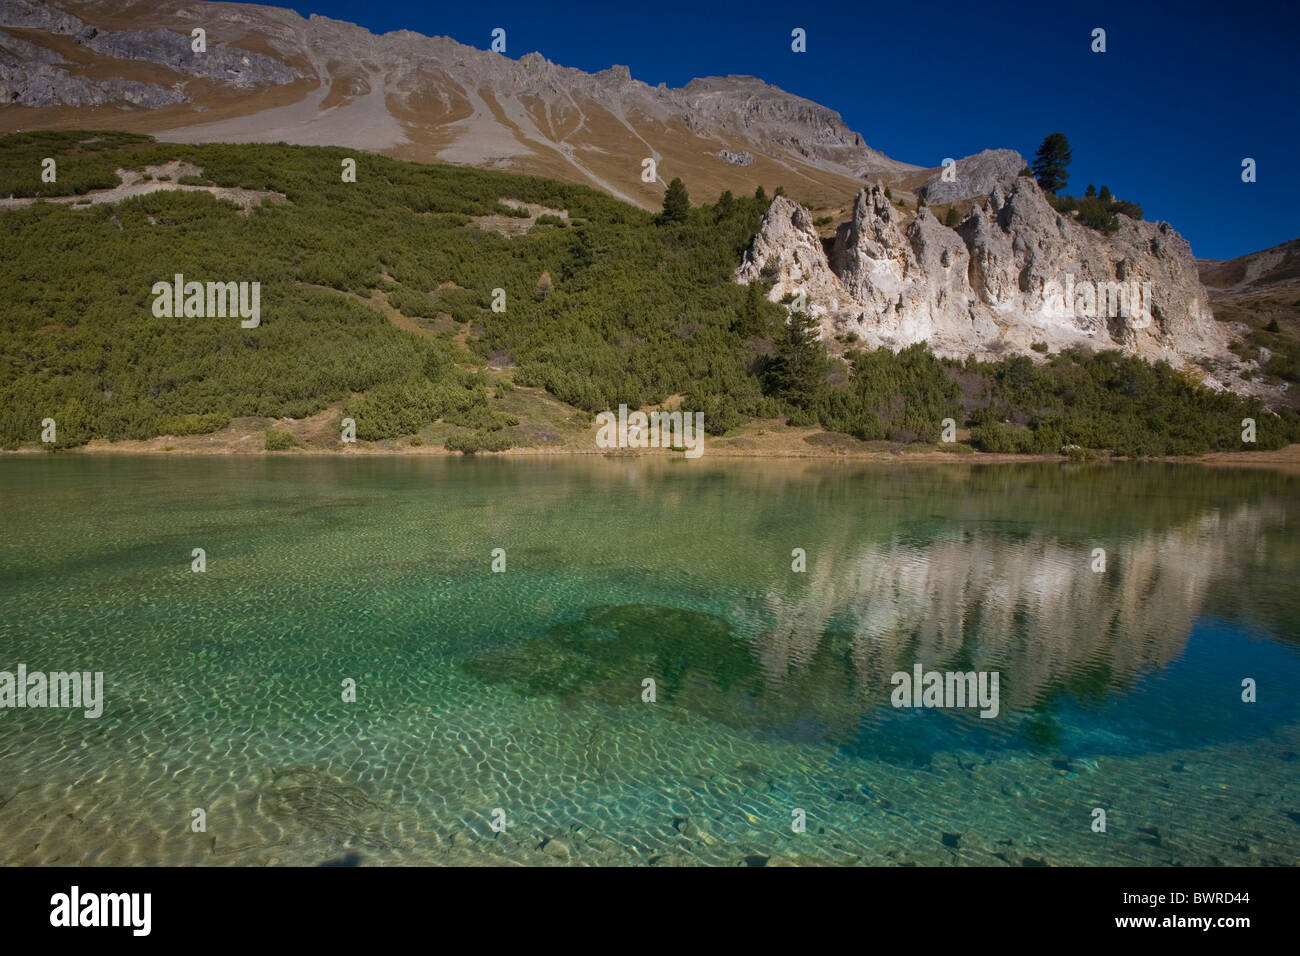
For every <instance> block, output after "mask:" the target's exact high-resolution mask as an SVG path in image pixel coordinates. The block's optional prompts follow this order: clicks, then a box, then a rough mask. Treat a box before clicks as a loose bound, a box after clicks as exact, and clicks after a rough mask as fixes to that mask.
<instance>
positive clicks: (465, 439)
mask: <svg viewBox="0 0 1300 956" xmlns="http://www.w3.org/2000/svg"><path fill="white" fill-rule="evenodd" d="M443 444H444V446H445V447H446V449H447V450H448V451H458V452H460V453H461V454H465V455H474V454H477V453H478V452H481V451H505V450H506V449H507V448H510V447H512V446H513V445H514V441H513V440H512V439H511V438H510V436H509V435H503V434H501V433H500V432H473V433H471V434H468V435H466V434H461V435H452V436H451V437H449V438H448V439H447V440H446V441H445V442H444V443H443Z"/></svg>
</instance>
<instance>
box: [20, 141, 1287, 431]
mask: <svg viewBox="0 0 1300 956" xmlns="http://www.w3.org/2000/svg"><path fill="white" fill-rule="evenodd" d="M44 157H54V158H56V160H57V164H58V181H57V183H55V184H51V183H43V182H41V177H40V170H41V160H42V159H43V158H44ZM344 158H355V159H357V182H355V183H348V182H343V181H342V178H341V176H340V168H341V161H342V160H343V159H344ZM173 159H179V160H183V161H187V162H191V163H194V164H195V165H198V166H200V167H202V169H203V176H202V179H201V180H197V181H198V182H203V183H212V184H216V185H218V186H227V187H243V188H247V189H254V190H267V191H273V192H277V193H281V194H283V195H284V197H286V201H284V202H266V203H263V204H261V205H257V206H254V207H253V208H252V209H251V211H250V212H249V214H247V215H244V214H242V213H241V210H240V209H239V207H238V206H237V205H235V204H234V203H232V202H228V201H224V200H219V199H216V198H214V197H213V196H211V195H210V194H208V193H206V192H157V193H152V194H150V195H146V196H139V197H135V198H131V199H127V200H124V201H122V202H120V203H116V204H97V205H83V206H80V207H77V206H74V205H73V204H68V203H45V202H37V203H36V204H35V205H33V206H31V207H28V208H25V209H17V210H9V211H3V212H0V252H2V253H3V255H2V256H0V297H2V299H0V301H3V321H2V322H0V445H3V446H4V447H6V448H14V447H17V446H19V445H23V444H33V443H36V442H38V441H39V438H40V431H41V421H42V419H44V418H47V417H48V418H54V419H55V420H56V421H57V422H58V442H57V445H58V446H59V447H68V446H73V445H77V444H81V443H84V442H85V441H87V440H89V439H90V438H94V437H102V438H108V439H127V438H149V437H152V436H155V435H159V434H168V435H176V434H186V433H202V432H207V431H213V430H215V429H217V428H220V427H222V426H223V425H224V424H225V423H226V422H228V421H229V420H230V419H231V418H234V417H240V416H263V417H272V418H279V417H285V416H289V417H295V418H301V417H304V416H307V415H311V414H314V413H316V412H319V411H321V410H322V409H324V408H326V407H328V406H330V405H333V404H336V403H341V407H342V413H343V414H347V415H351V416H352V417H354V418H355V419H356V423H357V436H358V438H360V439H362V440H381V439H388V438H395V437H400V436H407V435H413V434H415V433H417V432H418V431H419V430H420V429H421V428H422V427H424V426H426V425H428V424H430V423H432V422H444V423H447V424H450V425H454V426H457V427H458V428H460V429H462V430H461V431H459V432H457V433H456V434H455V435H453V436H452V437H451V438H449V439H448V440H447V444H448V447H451V448H454V449H459V450H463V451H477V450H488V451H491V450H501V449H504V448H507V447H509V446H510V445H511V444H512V443H514V442H516V441H518V440H520V439H519V438H517V437H514V435H513V433H512V431H511V427H512V426H513V425H515V424H516V421H515V419H513V418H512V417H511V416H510V415H509V414H507V413H506V412H505V411H504V410H502V408H501V407H500V394H501V392H502V390H503V389H504V388H508V384H507V385H499V383H496V382H495V381H494V380H493V378H492V377H491V376H490V375H489V374H488V370H489V366H491V367H501V366H507V367H510V366H512V367H513V368H514V375H513V381H514V384H516V385H521V386H535V387H539V388H543V389H545V390H546V391H548V392H549V393H550V394H551V395H553V396H554V397H555V398H557V399H559V400H561V401H563V402H566V403H569V404H570V405H573V406H576V407H577V408H579V409H583V410H585V411H587V412H598V411H603V410H606V409H610V408H617V406H618V405H619V404H621V403H626V404H627V405H629V406H630V407H634V408H635V407H640V406H644V405H649V404H657V403H660V402H662V401H664V400H665V399H666V398H668V397H669V396H671V395H675V394H682V395H684V396H685V403H686V405H685V407H687V408H689V409H692V410H700V411H703V412H704V413H705V424H706V428H707V429H708V431H709V432H710V433H711V434H714V435H718V434H724V433H726V432H728V431H730V430H733V429H736V428H738V427H740V426H742V425H744V424H745V423H747V422H748V421H751V420H753V419H778V418H785V419H787V420H789V421H791V422H792V423H795V424H805V425H814V424H820V425H821V426H823V427H825V428H826V429H828V430H831V431H835V432H843V433H845V434H848V435H853V436H855V437H858V438H861V439H866V440H886V441H891V442H927V443H929V442H935V441H937V440H938V438H939V434H940V430H941V428H942V424H941V423H942V420H943V419H944V418H953V419H954V420H955V421H956V422H957V423H958V424H959V426H961V427H967V428H970V429H971V439H970V440H971V443H972V444H974V445H975V446H976V447H978V448H982V449H986V450H991V451H1035V452H1045V451H1053V452H1054V451H1056V450H1058V449H1059V448H1061V447H1062V446H1064V445H1079V446H1082V447H1083V448H1087V449H1096V450H1098V451H1101V452H1110V453H1116V454H1124V455H1165V454H1190V453H1198V452H1203V451H1207V450H1211V449H1239V448H1241V447H1243V446H1242V442H1241V420H1242V419H1243V418H1246V417H1253V418H1255V419H1256V421H1257V422H1258V442H1257V444H1256V445H1254V446H1249V447H1256V448H1277V447H1281V446H1283V445H1285V444H1287V443H1288V442H1292V441H1296V440H1298V439H1300V421H1298V420H1297V418H1296V416H1294V415H1292V414H1290V413H1288V414H1287V416H1286V417H1285V418H1282V417H1278V416H1275V415H1272V414H1271V413H1269V412H1267V411H1266V410H1265V409H1264V408H1263V406H1262V405H1261V404H1260V403H1259V402H1258V401H1257V400H1246V399H1242V398H1238V397H1236V396H1232V395H1225V394H1216V393H1213V392H1210V391H1208V390H1206V389H1203V388H1201V387H1199V386H1198V385H1197V384H1196V383H1195V382H1194V381H1192V380H1190V379H1189V378H1187V377H1186V376H1184V375H1183V374H1181V373H1179V372H1177V371H1175V370H1173V369H1171V368H1170V367H1168V366H1167V365H1163V364H1162V365H1155V366H1153V365H1149V364H1147V363H1145V362H1143V361H1140V360H1138V359H1133V358H1129V357H1124V356H1121V355H1119V354H1117V353H1101V354H1097V355H1093V354H1084V353H1081V352H1075V351H1071V352H1066V353H1062V354H1060V355H1055V356H1052V357H1051V358H1050V359H1049V360H1048V361H1047V362H1046V363H1045V364H1041V365H1035V364H1034V363H1033V362H1032V361H1030V360H1029V359H1028V358H1023V357H1022V358H1014V359H1008V360H1006V361H1003V362H1000V363H996V364H988V363H978V362H966V363H964V364H963V363H957V362H950V361H941V360H939V359H937V358H935V357H934V356H933V355H932V354H930V353H929V352H928V351H927V350H926V349H925V348H924V347H920V346H916V347H912V348H910V349H906V350H904V351H903V352H901V353H899V354H897V355H895V354H894V353H892V352H889V351H888V350H879V351H875V352H850V353H849V354H848V355H847V356H846V358H845V359H838V358H837V359H833V360H832V359H830V358H828V356H827V354H826V351H825V349H824V348H823V347H822V345H821V343H820V342H818V341H817V340H816V339H815V337H814V335H815V328H814V327H813V326H812V325H811V323H809V322H807V321H806V319H805V317H802V316H796V317H795V318H794V320H793V321H791V322H789V323H787V322H786V312H785V310H784V309H783V308H782V307H780V306H778V305H776V304H773V303H770V302H768V301H767V299H766V296H765V294H763V293H764V291H765V290H762V289H759V288H757V287H752V288H747V287H744V286H739V285H736V284H735V283H733V282H732V281H731V275H732V273H733V272H734V270H735V268H736V265H737V264H738V263H739V261H740V258H741V256H742V254H743V251H744V249H745V248H746V246H747V245H748V243H749V241H750V240H751V238H752V237H753V235H754V233H755V232H756V231H757V230H758V228H759V224H760V221H761V218H762V215H763V213H764V211H765V210H766V207H767V205H768V199H767V198H766V197H765V196H763V195H761V194H760V195H759V196H756V197H732V196H731V195H730V194H726V195H724V196H723V197H722V199H720V200H719V202H718V203H716V204H714V205H697V206H690V205H689V200H688V198H687V196H686V193H685V189H684V188H683V189H682V190H680V192H679V193H675V194H674V202H673V208H672V209H671V210H669V211H668V213H671V214H664V215H656V214H654V213H650V212H646V211H643V210H640V209H636V208H634V207H631V206H628V205H625V204H623V203H621V202H619V201H617V200H614V199H612V198H610V197H608V196H605V195H603V194H601V193H598V192H596V191H594V190H591V189H588V188H585V187H581V186H574V185H568V184H564V183H559V182H554V181H550V180H544V179H538V178H533V177H526V176H517V175H510V174H506V173H499V172H489V171H483V170H474V169H466V168H461V167H451V166H436V165H433V166H431V165H422V164H416V163H408V162H399V161H396V160H391V159H387V158H384V157H380V156H374V155H370V154H359V153H357V152H355V151H348V150H341V149H332V148H317V147H291V146H283V145H202V146H186V145H175V144H157V143H154V142H153V141H152V140H151V139H149V138H148V137H142V136H135V135H132V134H124V133H84V132H43V133H26V134H14V135H10V136H5V137H0V195H14V196H54V195H72V194H80V193H84V192H86V191H88V190H92V189H100V188H105V187H111V186H114V185H116V184H117V181H118V180H117V176H116V174H115V173H114V170H116V169H118V168H128V169H143V168H144V167H145V166H147V165H153V164H159V163H163V162H166V161H169V160H173ZM519 203H533V204H540V205H543V206H547V207H550V208H553V209H557V210H567V218H566V217H560V216H556V215H545V216H542V217H539V218H538V219H537V220H536V221H535V223H534V224H533V225H532V226H531V227H530V228H528V230H527V232H526V234H523V235H516V236H512V237H509V238H508V237H506V236H505V235H502V234H500V233H498V232H495V231H493V230H491V229H489V228H486V227H484V228H477V227H476V226H475V224H474V223H473V222H472V220H473V218H474V217H478V216H499V217H504V218H506V219H515V220H518V219H521V218H522V216H521V214H523V215H524V216H526V215H527V212H526V210H523V209H520V208H518V204H519ZM175 273H183V274H184V276H185V278H186V280H198V281H209V280H210V281H220V282H226V281H248V282H253V281H257V282H260V283H261V317H262V318H261V325H260V327H258V328H254V329H244V328H241V327H240V324H239V320H238V319H237V318H158V317H155V316H154V314H153V311H152V304H153V296H152V294H151V289H152V286H153V284H154V283H155V282H158V281H166V282H171V280H172V276H173V275H174V274H175ZM496 289H501V290H504V294H505V295H504V311H498V310H494V308H493V305H494V302H495V303H497V304H498V307H499V304H500V302H501V299H500V297H499V296H497V295H496V294H495V293H494V290H496ZM376 290H378V291H380V292H382V293H384V294H385V296H386V298H387V302H388V304H390V305H391V306H393V307H394V308H396V309H397V310H399V311H400V313H402V315H403V316H406V317H409V318H410V319H411V320H413V321H415V322H416V323H420V324H422V325H423V326H425V327H427V328H429V329H437V330H438V331H437V334H436V335H433V334H430V335H427V336H420V335H416V334H413V333H412V332H411V331H407V330H405V329H403V328H399V327H398V326H397V325H396V324H394V322H392V321H389V319H388V318H386V317H385V315H384V314H383V313H382V312H381V311H380V310H379V309H377V308H374V307H372V305H369V304H367V303H366V302H364V301H362V300H363V299H366V298H369V297H370V296H371V294H372V293H373V292H374V291H376ZM438 323H441V325H439V324H438ZM462 343H463V344H462Z"/></svg>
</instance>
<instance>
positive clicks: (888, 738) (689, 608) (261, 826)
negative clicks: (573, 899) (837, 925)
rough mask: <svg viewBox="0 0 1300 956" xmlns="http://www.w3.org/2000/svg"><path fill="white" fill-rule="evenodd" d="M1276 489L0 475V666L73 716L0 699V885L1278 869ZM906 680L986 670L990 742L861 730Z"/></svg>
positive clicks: (1280, 770) (1017, 478) (946, 733)
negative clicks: (199, 822) (163, 879)
mask: <svg viewBox="0 0 1300 956" xmlns="http://www.w3.org/2000/svg"><path fill="white" fill-rule="evenodd" d="M1298 492H1300V480H1298V479H1296V478H1294V477H1290V476H1287V475H1282V474H1276V473H1272V472H1264V471H1259V472H1243V471H1225V470H1209V469H1203V468H1201V467H1198V466H1175V465H1154V464H1153V465H1126V466H1110V467H1107V466H1097V467H1061V466H1056V465H1015V466H989V467H983V468H969V467H966V466H961V465H945V466H904V465H892V464H891V465H851V464H843V463H835V464H831V463H826V464H812V465H809V464H800V463H743V462H737V463H722V464H719V463H708V462H706V461H705V460H704V459H701V460H698V461H694V462H686V461H652V462H645V461H642V462H635V461H632V462H629V461H605V460H599V461H519V460H484V461H476V460H463V459H440V458H437V459H435V458H427V459H423V458H422V459H416V458H393V459H366V460H349V459H338V458H308V457H288V458H283V459H278V458H248V459H230V458H220V459H174V460H169V459H162V458H144V457H130V458H127V457H92V456H57V457H55V456H48V457H46V456H41V457H35V456H33V457H23V458H17V459H15V458H11V459H8V460H5V461H2V462H0V507H2V508H3V512H2V515H3V534H2V535H0V671H9V672H14V671H16V669H17V667H18V665H19V664H24V665H25V666H26V667H27V669H28V670H29V671H45V672H48V671H56V670H74V669H75V670H81V671H102V672H103V675H104V707H103V714H102V716H100V717H98V718H97V719H88V718H86V717H85V716H84V715H83V714H82V712H81V711H73V710H68V709H54V708H46V709H33V708H24V709H18V708H4V709H0V862H3V863H9V864H13V863H22V864H70V863H87V864H132V863H202V864H258V863H265V864H276V863H279V864H318V863H324V862H349V863H360V864H363V865H366V864H378V863H469V864H475V863H477V864H493V863H505V862H525V863H564V862H566V861H567V862H570V863H591V864H655V865H660V866H665V865H674V864H692V863H708V864H721V865H744V864H745V863H748V864H750V865H758V864H766V865H778V864H782V863H804V864H807V863H865V864H886V863H899V864H906V863H917V864H922V865H935V864H960V863H966V864H984V865H1006V864H1009V865H1015V866H1020V865H1035V864H1040V863H1042V864H1049V865H1062V864H1071V863H1082V864H1123V863H1136V864H1153V865H1163V864H1249V865H1256V864H1262V863H1287V864H1294V863H1297V862H1300V785H1298V783H1297V780H1298V774H1297V770H1298V769H1300V760H1298V759H1297V753H1300V694H1298V693H1297V691H1298V689H1300V573H1298V572H1300V534H1297V520H1298V519H1300V494H1298ZM195 548H202V549H204V551H205V552H206V560H207V570H206V571H205V572H203V573H196V572H195V571H193V570H191V562H192V560H193V558H192V552H193V549H195ZM498 548H500V549H504V551H505V563H506V570H505V571H504V572H503V573H494V572H493V570H492V563H493V551H494V549H498ZM796 548H802V549H804V551H805V552H806V555H807V570H806V572H803V573H796V572H794V571H792V570H791V565H792V561H793V560H794V559H793V558H792V551H793V550H794V549H796ZM1096 549H1103V550H1104V552H1105V554H1104V560H1105V570H1104V571H1095V570H1093V568H1094V566H1097V562H1098V556H1097V552H1096ZM918 663H919V664H921V665H922V666H923V667H924V669H925V670H939V671H972V670H973V671H985V672H994V671H996V672H997V673H998V674H999V690H1000V701H999V704H1000V706H999V712H998V715H997V716H996V717H995V718H991V719H983V718H980V717H979V716H978V712H977V711H974V710H969V709H968V710H945V709H935V708H932V709H925V708H912V709H900V708H895V707H894V706H892V705H891V701H890V694H891V691H892V690H893V686H892V684H891V680H890V678H891V675H893V674H894V673H895V672H897V671H907V672H911V671H912V669H913V667H914V665H915V664H918ZM647 678H651V679H653V680H654V682H655V691H656V700H655V701H654V702H646V701H644V700H643V686H644V685H643V682H644V681H645V680H646V679H647ZM1248 678H1249V679H1252V680H1254V681H1255V682H1256V684H1257V691H1256V693H1257V697H1258V699H1257V701H1255V702H1253V703H1247V702H1243V700H1242V695H1243V686H1242V685H1243V681H1244V680H1246V679H1248ZM347 680H352V681H355V682H356V701H355V702H348V701H345V700H344V699H343V697H344V682H345V681H347ZM1096 808H1102V809H1103V810H1105V811H1106V829H1105V832H1094V828H1093V827H1094V819H1095V809H1096ZM198 809H201V810H202V811H203V812H204V815H205V819H206V829H205V830H204V831H203V832H195V830H194V827H193V826H192V821H193V820H194V811H195V810H198ZM498 810H501V811H504V818H505V822H506V828H505V831H504V832H501V833H497V832H494V830H493V827H492V823H493V820H494V819H499V818H500V814H496V815H495V816H494V814H495V812H496V811H498ZM796 811H802V814H803V815H804V816H806V821H807V826H806V832H802V833H800V832H795V830H794V828H793V826H792V823H793V822H794V821H795V820H796V818H797V817H798V816H799V814H798V813H796Z"/></svg>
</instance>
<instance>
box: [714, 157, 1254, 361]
mask: <svg viewBox="0 0 1300 956" xmlns="http://www.w3.org/2000/svg"><path fill="white" fill-rule="evenodd" d="M1118 220H1119V228H1118V229H1117V230H1116V231H1115V232H1113V233H1103V232H1100V231H1097V230H1095V229H1092V228H1090V227H1088V226H1085V225H1083V224H1081V223H1079V222H1078V221H1076V220H1075V218H1074V217H1073V216H1072V215H1070V214H1062V213H1058V212H1057V211H1056V210H1055V209H1053V208H1052V206H1051V205H1050V204H1049V203H1048V202H1047V198H1046V197H1045V196H1044V195H1043V193H1042V191H1041V190H1040V189H1039V188H1038V186H1037V184H1036V183H1035V182H1034V181H1033V180H1032V179H1030V178H1028V177H1014V178H1013V180H1012V182H1011V185H1010V187H1009V188H1005V187H1004V186H1002V185H1000V184H999V185H996V186H995V187H994V188H993V189H992V191H991V192H990V193H989V194H988V196H987V197H986V198H985V199H984V200H983V201H982V202H981V203H978V204H977V205H976V206H975V207H974V208H973V209H972V210H971V211H970V212H969V213H968V214H967V215H966V216H965V217H964V218H963V219H962V220H961V222H960V223H959V224H958V225H957V226H956V227H955V228H949V227H947V226H945V225H943V224H942V223H940V222H939V221H938V220H937V219H936V218H935V217H934V216H932V215H931V214H930V212H929V210H928V209H926V208H920V209H918V210H915V211H914V212H912V211H910V210H904V209H900V208H899V207H898V206H896V205H895V203H894V202H892V201H891V200H890V199H889V198H887V196H886V194H885V190H884V187H883V186H882V185H880V184H879V183H877V184H875V185H873V186H871V187H869V188H866V189H863V190H862V191H861V192H859V193H858V195H857V198H856V200H855V201H854V205H853V214H852V218H851V219H850V220H849V221H848V222H845V223H844V224H843V225H841V226H840V227H839V229H838V230H837V232H836V234H835V237H834V239H833V240H827V241H823V239H822V238H821V237H820V236H819V235H818V232H817V230H816V229H815V228H814V226H813V223H812V219H811V217H810V215H809V214H808V212H807V210H806V209H804V208H803V207H802V206H800V205H799V204H797V203H795V202H792V201H791V200H789V199H787V198H786V197H784V196H782V197H778V198H777V199H776V200H774V201H773V203H772V205H771V207H770V208H769V209H768V212H767V215H766V217H765V219H764V221H763V225H762V229H761V231H760V232H759V234H758V235H757V236H756V237H755V239H754V241H753V244H752V245H751V247H750V249H749V250H748V252H747V253H746V256H745V259H744V262H743V263H742V264H741V266H740V268H739V270H738V271H737V274H736V278H737V280H738V281H740V282H746V283H747V282H752V281H754V280H755V279H756V278H759V277H760V274H761V273H764V269H765V267H766V270H767V271H766V273H765V275H766V276H768V277H770V276H772V275H775V276H776V284H775V286H774V287H773V288H772V290H771V293H770V296H771V298H772V299H774V300H782V299H788V298H790V297H797V296H799V295H800V294H801V293H802V295H803V297H804V298H803V301H804V302H806V305H807V311H808V312H809V313H810V314H812V315H815V316H817V317H818V318H819V319H820V320H821V325H822V332H823V338H824V339H827V340H830V339H833V338H834V337H835V336H837V335H840V334H842V333H847V332H853V333H856V334H857V335H858V337H859V338H860V339H861V340H862V341H863V342H864V343H865V344H866V345H867V346H868V347H879V346H886V347H889V348H892V349H899V348H903V347H905V346H907V345H911V344H913V343H916V342H921V341H927V342H929V344H930V347H931V348H932V349H933V350H934V351H935V352H936V353H937V354H940V355H950V356H957V357H962V356H967V355H976V356H979V357H983V358H995V357H998V356H1001V355H1006V354H1008V353H1026V354H1034V351H1033V350H1031V346H1032V345H1034V344H1035V343H1046V345H1047V347H1048V348H1049V349H1050V350H1051V351H1056V350H1059V349H1061V348H1065V347H1068V346H1076V345H1079V346H1089V347H1091V348H1093V349H1096V350H1101V349H1108V348H1112V349H1115V348H1117V349H1122V350H1124V351H1126V352H1130V353H1132V354H1136V355H1139V356H1141V357H1143V358H1146V359H1148V360H1152V361H1155V360H1158V359H1165V360H1168V361H1169V362H1170V363H1171V364H1173V365H1175V366H1179V367H1181V366H1185V365H1187V364H1188V363H1190V362H1196V361H1198V360H1202V359H1205V360H1210V359H1213V360H1222V359H1224V357H1225V356H1226V358H1227V359H1230V360H1233V361H1235V359H1233V358H1232V356H1231V355H1230V353H1228V351H1227V338H1228V337H1227V333H1226V331H1225V330H1224V329H1223V328H1222V327H1221V326H1220V325H1219V324H1218V323H1216V322H1215V320H1214V317H1213V315H1212V313H1211V311H1210V309H1209V307H1208V305H1207V302H1208V296H1207V294H1206V292H1205V290H1204V289H1203V288H1202V287H1201V284H1200V281H1199V279H1198V277H1197V271H1196V261H1195V259H1193V257H1192V253H1191V248H1190V247H1189V246H1188V244H1187V241H1186V240H1185V239H1183V238H1182V236H1180V235H1179V234H1178V233H1177V232H1175V231H1174V230H1173V228H1172V227H1171V226H1170V225H1169V224H1168V223H1152V222H1144V221H1140V220H1133V219H1129V218H1128V217H1126V216H1122V215H1121V216H1119V217H1118ZM794 304H795V305H796V306H797V305H798V304H799V300H796V301H795V302H794ZM1040 350H1041V345H1040ZM1216 383H1217V382H1215V381H1213V380H1212V381H1211V384H1216Z"/></svg>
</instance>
